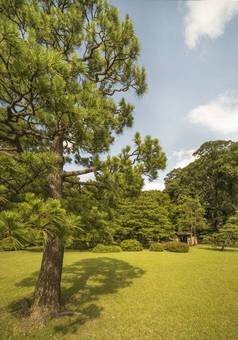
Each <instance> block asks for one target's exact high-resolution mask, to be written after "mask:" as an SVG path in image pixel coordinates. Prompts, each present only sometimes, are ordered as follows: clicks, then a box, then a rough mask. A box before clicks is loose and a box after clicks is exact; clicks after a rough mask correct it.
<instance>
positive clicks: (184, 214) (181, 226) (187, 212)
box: [174, 196, 206, 236]
mask: <svg viewBox="0 0 238 340" xmlns="http://www.w3.org/2000/svg"><path fill="white" fill-rule="evenodd" d="M204 214H205V210H204V208H203V207H202V205H201V203H200V202H199V200H198V198H192V197H189V196H185V197H181V198H180V202H179V204H178V205H176V207H175V209H174V222H175V225H176V229H177V231H179V232H191V233H192V234H193V235H195V236H197V235H198V233H201V232H202V231H203V230H204V229H205V228H206V220H205V218H204Z"/></svg>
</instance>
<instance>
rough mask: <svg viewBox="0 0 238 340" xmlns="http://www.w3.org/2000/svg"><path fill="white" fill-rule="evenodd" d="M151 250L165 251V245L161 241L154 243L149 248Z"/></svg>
mask: <svg viewBox="0 0 238 340" xmlns="http://www.w3.org/2000/svg"><path fill="white" fill-rule="evenodd" d="M149 250H150V251H164V246H163V245H162V244H161V243H152V244H151V245H150V248H149Z"/></svg>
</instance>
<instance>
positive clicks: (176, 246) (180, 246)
mask: <svg viewBox="0 0 238 340" xmlns="http://www.w3.org/2000/svg"><path fill="white" fill-rule="evenodd" d="M165 249H166V250H168V251H172V252H175V253H188V252H189V246H188V244H187V243H183V242H176V241H172V242H167V243H166V244H165Z"/></svg>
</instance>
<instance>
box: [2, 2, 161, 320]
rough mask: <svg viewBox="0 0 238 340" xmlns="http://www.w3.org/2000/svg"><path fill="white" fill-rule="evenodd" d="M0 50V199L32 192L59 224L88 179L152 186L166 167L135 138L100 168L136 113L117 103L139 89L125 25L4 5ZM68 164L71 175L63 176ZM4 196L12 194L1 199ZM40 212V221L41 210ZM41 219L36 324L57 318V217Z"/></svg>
mask: <svg viewBox="0 0 238 340" xmlns="http://www.w3.org/2000/svg"><path fill="white" fill-rule="evenodd" d="M0 42H1V43H0V44H1V48H0V73H1V75H0V78H1V80H0V103H1V104H0V157H1V158H3V160H4V162H3V163H2V164H3V165H2V167H3V169H2V170H3V171H2V173H1V181H0V185H1V192H3V195H2V197H3V199H4V200H5V199H6V200H8V201H9V200H10V201H11V200H12V199H13V200H15V201H17V200H22V199H23V196H22V192H24V190H25V191H31V192H35V195H40V199H41V201H40V202H41V203H36V204H38V206H39V207H41V204H43V202H44V201H45V202H46V203H47V200H48V199H49V200H50V201H49V203H47V204H49V206H50V207H51V208H52V214H54V213H57V214H59V215H60V220H62V221H63V220H65V217H67V212H65V213H64V212H63V210H62V209H63V208H62V207H61V205H62V202H63V198H64V197H63V196H64V192H65V189H64V188H65V186H66V185H67V183H68V185H72V186H73V185H75V186H77V187H79V186H80V188H81V187H82V186H83V185H87V184H86V183H85V181H83V180H81V176H83V175H84V174H89V173H92V174H94V178H95V180H94V181H91V185H95V186H99V187H100V186H103V187H105V186H106V187H107V189H108V191H109V192H113V193H115V194H118V195H119V194H120V193H123V192H124V191H125V190H126V188H129V189H132V187H134V188H133V189H134V190H135V191H136V190H138V189H140V187H141V186H142V183H143V180H142V177H143V175H148V176H149V177H150V178H151V179H153V178H156V176H157V172H158V170H159V169H160V168H164V166H165V155H164V153H163V152H162V151H161V148H160V145H159V143H158V140H156V139H152V138H150V137H147V138H146V139H145V141H142V140H141V138H140V136H139V135H138V134H137V135H136V137H135V148H134V149H131V148H130V147H127V148H125V149H124V150H123V151H122V153H121V154H120V155H118V156H117V157H111V156H108V157H106V158H105V156H103V158H102V159H100V155H101V154H103V153H105V152H108V151H109V147H110V145H111V144H112V143H113V141H114V138H115V136H116V135H117V134H120V133H122V132H123V130H124V128H125V127H130V126H131V125H132V121H133V106H132V105H130V104H129V103H127V102H126V101H125V99H123V97H122V96H121V95H120V94H123V93H124V92H126V91H128V90H130V89H133V90H135V92H136V93H137V94H138V95H141V94H143V93H144V91H145V90H146V83H145V71H144V69H143V68H141V67H139V66H138V65H137V59H138V56H139V44H138V40H137V38H136V36H135V33H134V30H133V25H132V23H131V21H130V19H129V17H128V16H126V17H125V19H124V20H123V21H121V20H120V19H119V13H118V10H117V9H116V8H114V7H112V6H110V5H109V4H108V3H107V2H106V1H103V0H38V1H34V0H12V1H6V0H1V1H0ZM116 94H117V96H116V97H115V98H114V95H116ZM113 98H114V99H113ZM72 161H73V162H74V163H75V164H76V165H77V166H78V169H77V170H75V171H66V169H65V165H66V164H67V163H68V162H72ZM13 162H15V165H13ZM115 187H116V189H115ZM9 188H10V191H9V192H10V193H11V195H10V196H9V197H5V196H4V195H6V193H8V189H9ZM52 200H53V201H52ZM4 204H5V203H4ZM27 204H30V203H29V202H28V203H27ZM39 209H43V211H44V214H46V215H47V209H45V208H39ZM39 211H41V210H39ZM44 214H43V216H44ZM47 216H48V215H47ZM47 218H48V219H47ZM47 218H46V220H47V223H46V224H45V227H44V229H43V231H44V235H45V245H44V253H43V258H42V264H41V269H40V273H39V278H38V281H37V284H36V289H35V294H34V301H33V306H32V315H33V316H35V317H38V316H39V315H42V314H43V313H44V314H49V313H51V314H52V313H57V312H59V310H60V282H61V272H62V265H63V254H64V233H65V231H64V230H62V228H61V227H60V223H59V220H57V218H56V219H54V218H52V223H53V227H52V225H51V226H50V223H49V222H50V216H48V217H47ZM41 222H42V221H41ZM62 223H63V222H62ZM34 224H37V220H36V219H35V220H34ZM66 224H67V223H66ZM41 225H42V223H41Z"/></svg>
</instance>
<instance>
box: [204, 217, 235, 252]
mask: <svg viewBox="0 0 238 340" xmlns="http://www.w3.org/2000/svg"><path fill="white" fill-rule="evenodd" d="M204 242H208V243H210V244H212V245H213V246H214V247H220V248H221V250H223V249H224V248H225V247H238V212H236V214H235V215H233V216H231V217H229V219H228V221H227V223H226V224H225V225H224V226H223V227H222V228H220V229H219V230H218V232H217V233H213V234H212V235H208V236H207V237H205V238H204Z"/></svg>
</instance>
